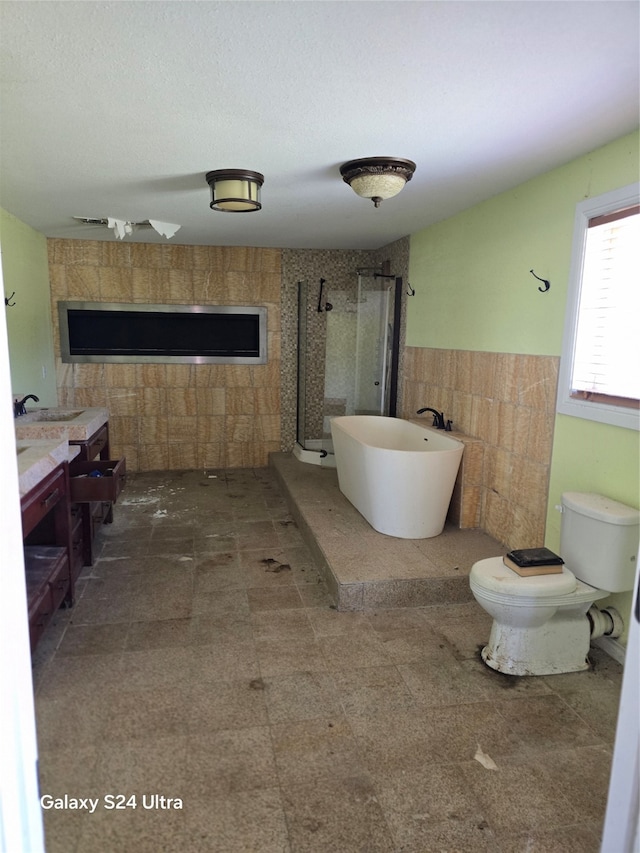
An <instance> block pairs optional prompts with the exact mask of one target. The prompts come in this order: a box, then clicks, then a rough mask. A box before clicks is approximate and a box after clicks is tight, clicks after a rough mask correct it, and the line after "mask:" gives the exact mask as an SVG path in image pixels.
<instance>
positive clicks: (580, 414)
mask: <svg viewBox="0 0 640 853" xmlns="http://www.w3.org/2000/svg"><path fill="white" fill-rule="evenodd" d="M639 202H640V183H639V182H636V183H633V184H629V185H628V186H626V187H620V188H619V189H616V190H611V191H610V192H607V193H603V194H602V195H599V196H595V197H594V198H589V199H585V200H584V201H581V202H578V204H577V205H576V212H575V219H574V228H573V243H572V249H571V268H570V273H569V286H568V289H567V307H566V311H565V323H564V333H563V337H562V354H561V357H560V371H559V375H558V397H557V402H556V411H557V412H558V413H559V414H562V415H570V416H571V417H575V418H583V419H586V420H590V421H597V422H599V423H603V424H610V425H612V426H619V427H624V428H626V429H635V430H640V412H639V411H638V410H637V409H634V408H630V407H629V406H617V405H615V404H614V403H611V402H599V401H596V400H588V399H581V398H579V397H576V396H572V394H571V390H572V389H571V384H572V382H571V378H572V373H573V360H574V356H575V348H576V339H577V330H578V315H579V305H580V295H581V290H582V271H583V267H584V257H585V248H586V242H587V231H588V228H589V221H590V220H591V219H594V218H595V217H596V216H605V215H606V214H609V213H612V212H614V211H616V210H620V209H622V208H624V207H630V206H631V205H634V204H638V203H639Z"/></svg>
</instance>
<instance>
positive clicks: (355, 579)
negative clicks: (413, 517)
mask: <svg viewBox="0 0 640 853" xmlns="http://www.w3.org/2000/svg"><path fill="white" fill-rule="evenodd" d="M269 461H270V465H271V466H272V467H273V469H274V470H275V471H276V473H277V476H278V480H279V482H280V485H281V487H282V490H283V492H284V495H285V497H286V498H287V501H288V503H289V508H290V510H291V513H292V515H293V517H294V518H295V520H296V523H297V524H298V527H299V528H300V531H301V533H302V535H303V537H304V539H305V541H306V542H307V545H308V546H309V547H310V548H311V550H312V552H313V554H314V556H315V557H316V559H317V561H318V563H319V567H320V569H321V571H322V572H323V573H324V576H325V581H326V583H327V585H328V587H329V591H330V593H331V595H332V596H333V598H334V601H335V603H336V605H337V608H338V610H373V609H376V608H382V607H422V606H425V605H429V604H456V603H460V602H464V601H470V600H472V595H471V592H470V590H469V571H470V569H471V566H472V565H473V563H475V562H476V561H477V560H481V559H483V558H484V557H495V556H496V555H498V554H502V553H504V550H505V549H504V547H503V546H502V545H501V544H500V543H499V542H497V541H496V540H495V539H493V538H492V537H491V536H488V535H487V534H486V533H483V532H481V531H480V530H459V529H458V528H456V527H454V526H452V525H447V526H445V529H444V531H443V532H442V533H441V535H440V536H435V537H433V538H431V539H396V538H395V537H392V536H385V535H384V534H382V533H378V532H377V531H375V530H374V529H373V528H372V527H371V526H370V525H369V523H368V522H367V521H365V519H364V518H363V517H362V516H361V515H360V513H359V512H358V511H357V510H356V509H355V507H354V506H353V505H352V504H351V503H350V502H349V501H348V500H347V499H346V498H345V496H344V495H343V494H342V492H341V491H340V489H339V487H338V476H337V473H336V470H335V469H332V468H323V467H321V466H319V465H308V464H306V463H304V462H300V461H299V460H297V459H296V458H295V457H294V456H293V454H292V453H272V454H271V455H270V457H269Z"/></svg>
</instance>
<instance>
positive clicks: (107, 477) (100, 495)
mask: <svg viewBox="0 0 640 853" xmlns="http://www.w3.org/2000/svg"><path fill="white" fill-rule="evenodd" d="M93 471H99V472H100V473H101V475H102V476H101V477H91V476H90V474H91V473H92V472H93ZM70 474H71V477H70V481H69V492H70V495H71V500H72V501H75V502H76V503H87V502H91V501H116V500H117V499H118V495H119V494H120V492H121V491H122V489H123V488H124V484H125V480H126V476H127V467H126V459H124V458H122V459H100V460H95V461H93V462H77V461H74V462H72V464H71V468H70Z"/></svg>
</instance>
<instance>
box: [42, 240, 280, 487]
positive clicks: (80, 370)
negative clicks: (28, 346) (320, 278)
mask: <svg viewBox="0 0 640 853" xmlns="http://www.w3.org/2000/svg"><path fill="white" fill-rule="evenodd" d="M48 251H49V274H50V281H51V299H52V320H53V326H54V338H55V354H56V365H57V384H58V397H59V402H60V405H72V406H106V407H107V408H108V409H109V411H110V432H111V445H112V447H111V450H112V453H113V455H117V456H122V455H124V456H126V457H127V467H128V468H129V470H132V471H152V470H177V469H193V468H235V467H252V466H264V465H267V464H268V454H269V453H270V452H272V451H277V450H280V447H281V440H280V439H281V433H280V415H281V411H280V374H281V358H280V318H281V313H280V292H281V251H280V250H279V249H257V248H245V247H209V246H180V245H169V244H162V245H157V244H140V243H112V242H109V243H107V242H102V241H90V240H60V239H50V240H48ZM59 300H79V301H90V302H135V303H143V304H144V303H147V304H154V303H157V304H163V303H166V304H185V305H191V304H194V305H260V306H265V307H266V308H267V334H268V340H267V351H268V363H267V364H265V365H255V366H253V365H208V364H63V363H62V361H61V359H60V345H59V332H58V310H57V303H58V301H59Z"/></svg>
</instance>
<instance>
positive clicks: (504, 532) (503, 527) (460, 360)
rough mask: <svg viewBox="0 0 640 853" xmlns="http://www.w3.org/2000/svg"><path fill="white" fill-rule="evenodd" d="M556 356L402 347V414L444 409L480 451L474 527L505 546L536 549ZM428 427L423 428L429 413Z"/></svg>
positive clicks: (540, 528)
mask: <svg viewBox="0 0 640 853" xmlns="http://www.w3.org/2000/svg"><path fill="white" fill-rule="evenodd" d="M559 361H560V360H559V358H557V357H552V356H535V355H517V354H513V353H495V352H470V351H464V350H445V349H430V348H421V347H407V348H406V349H405V361H404V375H403V385H404V389H403V390H404V397H403V401H404V402H403V407H402V413H403V414H402V416H403V417H407V418H410V417H413V418H415V413H416V411H417V410H418V409H419V408H422V407H424V406H431V407H433V408H436V409H438V410H439V411H444V414H445V417H446V418H449V419H451V420H452V421H453V428H454V429H455V430H459V431H460V432H462V433H465V434H466V435H468V436H473V437H475V438H479V439H480V440H481V441H482V443H483V446H484V453H483V463H482V474H481V476H480V477H479V478H478V480H479V483H480V485H478V486H477V489H476V490H475V494H472V495H470V496H469V499H471V500H475V501H477V508H478V518H479V526H480V527H482V528H483V529H484V530H486V532H487V533H489V534H490V535H492V536H494V537H495V538H496V539H498V540H499V541H500V542H502V543H503V544H504V545H506V546H508V547H509V548H534V547H540V546H542V545H543V544H544V531H545V516H546V508H547V492H548V480H549V468H550V464H551V447H552V441H553V427H554V421H555V401H556V388H557V381H558V367H559ZM427 417H428V418H429V420H428V422H429V423H430V422H431V421H430V416H428V415H427Z"/></svg>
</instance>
